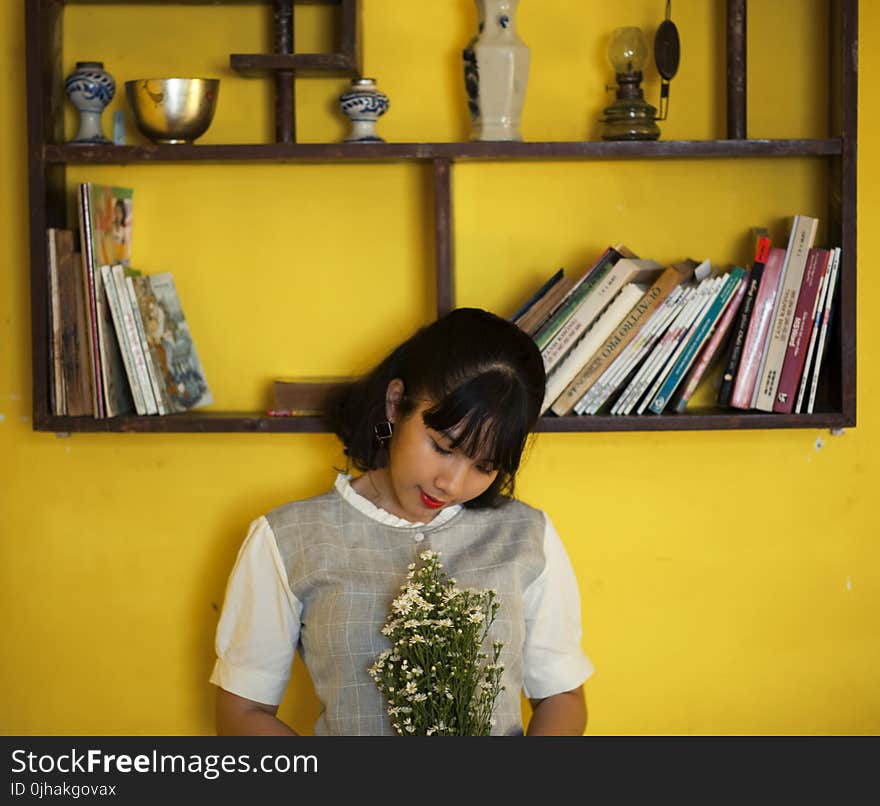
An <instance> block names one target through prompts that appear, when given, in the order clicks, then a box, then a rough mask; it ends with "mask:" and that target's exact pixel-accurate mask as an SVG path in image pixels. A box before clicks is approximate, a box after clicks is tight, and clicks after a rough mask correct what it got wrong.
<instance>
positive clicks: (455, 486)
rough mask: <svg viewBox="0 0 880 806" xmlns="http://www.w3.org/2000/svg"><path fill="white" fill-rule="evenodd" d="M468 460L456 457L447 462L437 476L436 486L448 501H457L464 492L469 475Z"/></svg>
mask: <svg viewBox="0 0 880 806" xmlns="http://www.w3.org/2000/svg"><path fill="white" fill-rule="evenodd" d="M468 464H469V463H468V460H467V459H466V458H465V457H464V456H454V457H452V458H451V461H449V462H445V463H444V465H443V469H442V470H441V471H440V473H438V474H437V478H436V479H435V480H434V484H436V485H437V489H438V490H440V491H441V492H442V493H443V495H444V497H445V498H446V499H451V500H455V499H456V498H459V497H460V496H461V493H462V490H464V484H465V480H466V479H467V473H468Z"/></svg>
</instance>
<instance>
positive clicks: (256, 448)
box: [0, 0, 880, 734]
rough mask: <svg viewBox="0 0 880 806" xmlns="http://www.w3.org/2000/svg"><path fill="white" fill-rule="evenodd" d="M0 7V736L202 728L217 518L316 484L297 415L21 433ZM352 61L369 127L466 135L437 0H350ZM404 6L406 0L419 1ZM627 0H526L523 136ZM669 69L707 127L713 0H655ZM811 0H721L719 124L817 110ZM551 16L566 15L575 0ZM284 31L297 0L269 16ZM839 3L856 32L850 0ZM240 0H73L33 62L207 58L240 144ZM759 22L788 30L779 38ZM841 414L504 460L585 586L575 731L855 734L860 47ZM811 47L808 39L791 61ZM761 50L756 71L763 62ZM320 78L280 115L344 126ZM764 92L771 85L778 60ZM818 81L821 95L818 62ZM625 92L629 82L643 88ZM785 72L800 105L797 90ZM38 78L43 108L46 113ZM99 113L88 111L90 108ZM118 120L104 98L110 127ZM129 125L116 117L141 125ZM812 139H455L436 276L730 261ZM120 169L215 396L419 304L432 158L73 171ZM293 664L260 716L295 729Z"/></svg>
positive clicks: (473, 290) (13, 71)
mask: <svg viewBox="0 0 880 806" xmlns="http://www.w3.org/2000/svg"><path fill="white" fill-rule="evenodd" d="M3 5H4V12H3V14H2V16H0V60H2V62H0V65H2V70H0V75H3V76H4V77H5V79H4V82H5V83H4V86H5V92H4V93H3V94H2V96H0V108H2V115H0V120H2V121H3V137H2V138H0V149H2V163H0V164H2V174H0V175H2V183H0V212H2V215H0V250H2V251H0V456H2V460H3V461H2V462H0V613H2V619H3V621H2V630H0V635H2V638H0V641H2V645H3V651H2V654H0V691H2V692H3V693H2V695H0V732H3V733H7V734H38V733H52V734H192V733H210V732H211V731H212V729H213V723H212V696H213V691H212V688H211V686H209V685H208V683H207V677H208V674H209V672H210V669H211V665H212V661H213V649H212V642H213V631H214V627H215V624H216V620H217V612H218V607H219V604H220V603H221V602H222V597H223V591H224V586H225V581H226V576H227V574H228V571H229V569H230V567H231V563H232V560H233V558H234V556H235V552H236V550H237V548H238V545H239V543H240V541H241V539H242V537H243V535H244V531H245V529H246V527H247V524H248V522H249V521H250V520H251V519H252V518H253V517H255V516H256V515H258V514H260V513H261V512H264V511H266V510H267V509H268V508H270V507H272V506H275V505H277V504H280V503H283V502H284V501H287V500H290V499H293V498H297V497H302V496H306V495H311V494H315V493H318V492H320V491H323V490H324V489H326V488H327V487H328V486H329V484H330V483H331V481H332V478H333V471H332V469H331V465H332V464H333V463H334V462H338V461H339V460H340V452H339V450H338V447H337V446H336V444H335V443H334V441H333V440H332V439H331V438H330V437H329V436H326V435H274V436H272V435H253V436H247V435H225V434H217V435H205V436H200V435H190V434H185V435H171V436H162V435H151V434H147V435H121V434H111V435H89V434H75V435H73V436H72V437H70V438H57V437H56V436H55V435H53V434H45V433H34V432H33V431H32V430H31V416H30V413H31V391H30V371H31V369H30V335H29V334H30V317H29V285H28V268H27V261H28V246H27V244H28V223H27V214H26V210H27V206H28V198H27V165H26V157H27V149H26V131H25V89H24V67H23V65H24V47H23V30H24V20H23V11H22V6H23V5H24V4H23V3H11V2H10V3H4V4H3ZM364 5H365V7H366V12H365V20H364V29H365V31H364V33H365V43H366V45H365V72H366V73H367V74H368V75H375V76H376V77H377V79H378V82H379V86H380V87H381V88H382V89H383V90H385V91H386V92H387V94H388V95H389V96H390V98H391V109H390V111H389V112H388V114H387V115H386V117H385V118H383V119H382V120H381V121H380V123H379V131H380V133H381V134H382V135H384V136H385V137H386V138H387V139H389V140H397V141H418V140H424V141H438V140H460V139H464V138H466V137H467V134H468V127H467V120H466V116H465V112H464V110H465V103H464V94H463V90H462V89H461V86H460V81H459V75H460V69H459V52H460V50H461V47H462V45H463V44H464V43H465V42H467V40H468V39H469V38H470V36H471V33H472V31H473V29H474V24H475V14H474V11H473V7H472V3H471V2H469V0H447V2H443V3H437V2H434V3H427V4H419V5H420V8H419V10H418V11H417V12H415V11H413V10H412V6H413V4H412V3H409V2H404V0H365V2H364ZM422 5H424V8H422V7H421V6H422ZM664 5H665V4H663V3H662V2H659V0H650V1H649V0H622V1H621V2H618V3H614V4H608V3H604V2H600V0H591V2H578V3H574V2H571V1H570V0H569V1H568V2H566V0H541V2H537V1H536V0H524V2H523V3H522V4H521V10H520V13H519V15H518V23H519V29H520V32H521V35H522V37H523V39H524V40H525V41H526V42H527V43H528V44H529V46H530V47H531V53H532V74H531V78H530V82H529V87H528V97H527V103H526V110H525V114H524V120H523V132H524V135H525V137H526V138H527V139H530V140H541V139H550V140H552V139H556V140H566V139H584V138H595V136H596V133H595V123H594V121H595V120H596V118H597V116H598V114H599V112H600V111H601V108H602V106H603V105H604V104H605V103H606V102H607V98H608V97H609V96H606V95H605V94H604V92H603V87H604V85H605V83H606V82H608V81H610V78H611V76H610V70H609V68H608V67H607V66H606V63H605V59H604V47H605V42H606V41H607V33H608V32H609V31H610V29H612V28H614V27H616V26H617V25H622V24H638V25H642V26H644V27H646V28H653V27H655V26H656V24H657V22H658V20H659V18H660V16H661V15H662V12H663V8H664ZM674 6H675V13H676V18H677V20H678V23H679V27H680V30H681V35H682V42H683V62H682V67H681V71H680V74H679V76H678V77H677V78H676V79H675V81H674V82H673V85H672V102H671V115H670V119H669V121H668V122H666V123H665V124H663V125H662V129H663V136H664V137H665V138H670V139H671V138H703V137H718V136H723V132H724V122H723V121H724V104H723V100H720V99H721V98H723V96H721V95H719V93H720V92H722V91H723V83H724V79H723V62H722V59H723V52H724V47H723V46H724V37H723V7H724V3H723V2H721V0H715V2H704V0H682V1H681V2H676V3H675V4H674ZM803 7H806V8H807V9H808V10H810V9H812V10H814V9H816V8H823V7H824V3H822V2H819V1H818V0H809V2H808V1H807V0H804V2H801V1H800V0H786V1H785V2H778V1H777V0H773V1H772V2H771V0H762V1H761V2H759V0H753V2H751V3H749V10H750V14H751V15H752V16H751V18H750V40H749V44H750V84H749V103H750V114H751V121H752V123H751V125H750V133H751V134H752V135H754V136H781V137H786V136H823V135H824V134H825V129H824V116H823V115H824V113H823V104H824V102H825V97H826V96H825V93H826V92H827V88H825V87H824V84H823V82H822V80H821V75H822V74H821V70H819V69H817V68H815V67H811V66H810V65H811V64H812V62H813V61H814V59H813V58H812V57H811V54H813V53H814V50H815V49H817V48H818V50H819V52H820V53H821V54H824V49H823V48H824V32H823V23H822V22H821V21H820V22H817V23H813V22H810V21H809V17H810V15H809V14H803V13H802V11H803ZM575 9H577V10H575ZM297 14H298V15H299V16H298V24H299V30H300V34H301V35H302V38H301V39H299V40H298V49H300V50H311V49H318V48H321V47H323V46H324V44H325V43H326V42H327V41H328V40H329V28H328V20H327V17H326V14H325V11H324V10H322V9H320V8H308V9H298V10H297ZM861 14H862V18H861V31H862V35H863V38H864V39H865V40H866V39H867V36H866V35H867V34H868V33H869V32H874V31H877V30H878V29H880V6H878V5H877V4H876V3H863V4H862V10H861ZM265 27H266V20H265V17H264V15H263V14H262V13H261V12H260V10H259V9H257V8H254V7H242V8H231V9H218V8H216V7H210V6H209V7H202V8H186V9H180V8H155V7H143V8H140V9H123V10H120V9H118V8H117V7H112V6H111V7H105V6H100V5H84V6H76V7H73V8H72V9H71V10H70V11H69V12H68V17H67V24H66V29H65V46H66V53H65V70H67V69H69V68H70V67H72V65H73V62H74V61H76V60H78V59H80V60H82V59H103V60H104V62H105V63H106V65H107V67H108V69H109V70H110V71H111V72H112V73H113V74H114V76H115V77H116V80H117V83H118V85H119V86H120V92H119V93H118V96H117V99H116V100H115V101H114V103H113V107H112V108H114V109H116V108H119V109H122V108H124V100H123V93H122V92H121V85H122V82H123V81H124V80H126V79H131V78H142V77H149V76H151V75H174V74H178V75H179V74H190V75H214V76H219V77H220V78H221V79H222V86H221V91H220V97H219V106H218V110H217V115H216V119H215V121H214V124H213V125H212V128H211V129H210V130H209V132H208V133H207V134H206V135H205V137H204V138H203V140H202V141H201V142H204V143H223V142H249V141H254V140H258V141H259V140H266V139H267V138H268V137H269V133H270V130H271V118H270V116H269V115H268V114H267V109H268V106H267V104H268V98H269V94H268V84H267V82H265V81H253V80H251V81H248V80H245V79H241V78H238V77H237V76H235V75H234V74H232V73H231V72H230V71H229V69H228V54H229V53H231V52H256V51H259V50H261V49H263V48H265V47H267V41H268V37H267V35H266V32H265ZM786 31H790V32H791V36H790V37H788V36H782V35H781V32H786ZM860 58H861V66H860V84H861V89H860V98H861V103H860V106H861V113H860V126H859V139H860V144H861V158H860V166H859V222H860V227H859V231H860V233H861V243H862V252H861V256H860V260H859V314H860V316H859V326H858V344H859V349H860V352H859V362H858V364H859V365H858V392H859V394H858V401H859V415H858V416H859V425H858V427H857V428H856V429H851V430H847V432H846V433H845V434H843V435H840V436H832V435H831V434H829V432H828V431H818V430H795V431H750V432H715V433H656V434H639V433H635V434H573V435H562V434H559V435H557V434H544V435H540V436H539V437H538V438H537V440H536V441H535V443H534V446H533V448H532V450H531V452H530V455H529V457H528V460H527V462H526V465H525V468H524V470H523V472H522V477H521V482H520V487H519V489H520V493H521V495H522V497H523V498H524V499H525V500H527V501H529V502H530V503H533V504H535V505H538V506H541V507H543V508H545V509H546V510H547V511H548V512H549V513H550V514H551V515H552V517H553V518H554V520H555V522H556V524H557V526H558V528H559V530H560V532H561V534H562V535H563V539H564V541H565V543H566V545H567V548H568V550H569V553H570V555H571V557H572V561H573V563H574V566H575V569H576V572H577V575H578V578H579V581H580V585H581V590H582V598H583V617H584V647H585V648H586V650H587V651H588V653H589V654H590V655H591V657H592V658H593V660H594V662H595V665H596V667H597V673H596V675H595V677H594V678H593V679H592V681H591V682H590V683H589V684H588V700H589V705H590V715H591V716H590V724H589V728H588V730H589V732H591V733H594V734H653V733H675V734H691V733H697V734H707V733H708V734H740V733H876V732H878V730H880V693H878V687H877V679H878V675H880V635H878V633H880V626H878V613H880V592H878V585H880V572H878V568H880V546H878V544H877V528H876V525H875V526H874V527H871V525H870V524H871V523H875V524H876V516H875V515H872V514H871V513H872V512H873V511H874V509H873V505H872V498H873V496H874V495H875V494H876V489H875V488H876V484H877V481H878V455H880V423H878V421H877V416H876V403H875V401H876V399H877V395H878V392H880V390H878V381H880V365H878V355H880V353H878V350H877V349H876V345H877V344H878V339H880V324H878V321H877V317H876V316H871V313H870V309H869V307H868V305H867V302H866V301H867V300H870V299H872V298H873V296H875V295H877V294H880V281H878V279H877V272H875V271H872V270H871V263H870V250H871V246H872V238H871V234H872V233H873V232H875V231H876V230H877V228H878V227H880V203H878V202H880V199H878V189H877V188H878V185H880V158H878V156H877V153H876V151H875V150H872V148H871V147H870V146H871V143H872V141H873V140H874V139H875V138H876V137H877V133H878V123H880V120H878V113H877V107H878V105H877V100H878V99H877V93H876V89H875V87H876V83H877V81H878V78H880V56H878V55H877V52H876V49H872V48H868V47H863V48H862V49H861V52H860ZM820 61H821V60H820ZM780 73H781V74H782V76H781V77H780ZM344 86H345V81H344V80H341V79H310V80H302V81H300V82H299V84H298V99H299V100H298V109H299V114H298V124H299V131H300V139H301V141H310V142H323V141H335V140H339V139H341V137H343V136H344V133H345V131H346V126H345V125H344V122H343V120H342V119H341V118H340V117H339V115H338V114H337V113H336V112H335V109H334V99H335V98H336V96H337V95H338V94H339V92H340V91H341V89H342V88H343V87H344ZM780 86H781V87H784V88H785V89H786V90H787V94H786V96H785V97H784V98H781V97H778V96H779V91H777V90H776V89H775V88H777V87H780ZM817 87H818V89H816V88H817ZM648 91H649V96H650V98H652V99H653V98H656V81H653V80H652V81H649V82H648ZM811 93H815V94H816V97H812V96H811ZM67 106H68V112H67V114H68V118H67V130H68V136H69V135H70V134H72V131H73V128H74V125H75V119H74V118H75V116H74V114H73V113H72V110H70V108H69V105H67ZM104 120H105V124H107V127H108V128H109V122H110V116H109V114H106V113H105V118H104ZM129 125H131V124H130V123H129ZM137 141H138V139H137V136H136V135H135V133H134V132H133V131H131V132H130V142H137ZM818 167H819V166H817V165H816V164H815V163H813V162H811V161H809V160H802V161H795V160H755V161H750V162H743V161H733V160H728V161H698V160H683V161H662V162H657V163H645V162H639V163H626V162H616V163H610V164H609V163H561V164H551V163H546V162H540V163H529V164H525V163H524V164H484V165H479V164H477V165H464V166H456V168H455V208H456V235H457V242H456V261H457V266H458V302H459V304H473V305H482V306H484V307H488V308H490V309H492V310H495V311H497V312H499V313H501V314H509V313H510V312H512V311H513V310H514V309H515V308H516V307H517V305H518V304H519V302H520V301H521V300H522V299H523V298H524V297H525V296H526V295H527V294H528V293H529V291H530V290H532V289H533V288H535V287H536V286H537V285H538V284H539V283H540V282H541V281H542V280H543V278H544V277H545V276H546V275H547V274H548V273H549V272H550V271H551V270H553V269H555V268H556V267H558V266H566V267H568V269H569V270H570V271H572V272H577V271H578V270H582V269H583V268H584V266H585V264H586V263H587V262H588V261H589V260H591V258H593V257H594V256H595V255H596V254H597V253H598V252H599V251H600V250H601V249H602V248H603V247H604V246H606V245H607V244H608V243H610V242H613V241H617V240H622V241H624V242H625V243H627V245H628V246H630V248H632V249H635V250H637V251H638V252H640V253H641V254H643V255H649V256H652V257H655V258H656V259H658V260H661V261H670V260H675V259H679V258H681V257H683V256H686V255H689V256H693V257H697V258H702V257H710V258H712V259H713V260H714V261H717V262H719V263H726V262H731V261H735V262H742V261H744V260H746V259H747V256H746V255H744V252H743V250H744V246H745V244H746V243H747V238H746V237H745V233H746V231H747V230H748V228H749V227H750V226H752V225H755V224H763V225H767V226H771V227H772V228H774V230H775V232H776V233H777V235H778V234H779V233H780V231H781V227H782V224H781V222H782V219H783V218H784V217H785V216H786V215H789V214H791V213H793V212H805V213H811V214H818V215H821V214H823V213H824V210H825V207H824V202H823V201H822V195H823V193H824V186H823V184H822V182H821V180H820V178H819V174H818ZM85 179H89V180H92V181H96V182H117V183H120V184H125V185H130V186H132V187H134V188H135V191H136V192H135V197H134V198H135V221H136V224H135V235H134V259H135V260H134V262H135V264H136V265H137V266H138V267H140V268H141V269H142V270H144V271H147V272H154V271H172V272H174V275H175V278H176V280H177V283H178V286H179V290H180V293H181V297H182V299H183V303H184V308H185V310H186V313H187V316H188V319H189V321H190V324H191V326H192V330H193V333H194V336H195V339H196V344H197V345H198V348H199V352H200V355H201V357H202V361H203V364H204V366H205V369H206V372H207V375H208V378H209V381H210V383H211V386H212V389H213V391H214V396H215V399H216V401H217V403H216V408H220V409H235V408H249V409H256V408H259V407H262V406H265V405H267V403H268V386H269V381H270V379H271V378H272V377H274V376H276V375H279V374H342V373H348V372H354V371H359V370H362V369H365V368H366V367H367V366H368V365H369V364H370V363H371V362H372V361H373V360H375V359H376V358H377V357H379V356H380V355H381V354H382V353H383V351H385V350H386V349H387V348H388V347H390V346H391V345H392V344H394V343H395V342H396V341H398V340H399V339H400V338H402V337H403V336H404V335H405V334H407V333H408V332H409V331H410V330H411V329H412V328H413V327H415V326H416V325H418V324H420V323H422V322H425V321H427V320H428V319H429V318H430V317H431V314H432V310H433V306H434V292H433V274H432V249H433V246H432V240H431V234H430V233H431V202H430V198H431V197H430V192H429V190H430V171H429V169H427V168H424V167H420V166H412V165H359V166H339V165H336V166H276V165H260V166H248V165H241V166H217V165H192V166H167V165H166V166H143V165H135V166H126V167H115V166H114V167H100V168H94V169H88V168H84V167H81V166H73V167H71V168H70V169H69V171H68V182H69V186H71V187H72V183H74V182H76V181H81V180H85ZM315 710H316V706H315V702H314V698H313V695H312V693H311V692H310V691H309V684H308V681H307V679H305V677H304V675H303V674H302V672H301V670H300V671H298V672H297V673H296V675H295V678H294V685H292V686H291V690H290V692H289V693H288V697H287V699H286V700H285V702H284V704H283V706H282V716H284V717H286V718H288V719H289V720H291V722H292V723H293V724H294V726H295V727H297V728H298V729H301V730H308V729H309V726H310V724H311V721H312V719H313V718H314V716H315Z"/></svg>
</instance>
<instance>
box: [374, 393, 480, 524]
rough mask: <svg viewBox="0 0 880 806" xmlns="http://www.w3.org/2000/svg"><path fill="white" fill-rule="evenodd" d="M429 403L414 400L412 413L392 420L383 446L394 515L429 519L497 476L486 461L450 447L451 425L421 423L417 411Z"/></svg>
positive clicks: (477, 492) (471, 495)
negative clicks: (442, 427)
mask: <svg viewBox="0 0 880 806" xmlns="http://www.w3.org/2000/svg"><path fill="white" fill-rule="evenodd" d="M430 405H431V404H430V403H429V402H427V401H424V402H420V403H419V404H418V407H417V408H416V410H415V411H414V412H413V413H412V414H410V415H409V416H408V417H406V418H404V419H403V420H398V421H397V422H395V424H394V434H393V436H392V437H391V443H390V446H389V449H388V450H389V462H388V468H387V471H388V478H389V480H390V487H391V492H390V494H391V497H392V501H391V503H392V504H394V505H395V506H396V508H397V512H396V513H395V514H397V515H398V516H399V517H402V518H404V519H406V520H409V521H414V522H419V521H421V522H426V521H429V520H431V519H432V518H433V517H434V516H435V515H436V514H437V513H438V512H440V510H441V509H443V508H444V507H449V506H453V505H454V504H464V503H466V502H467V501H471V500H472V499H474V498H477V497H478V496H480V495H482V494H483V493H484V492H486V490H487V489H489V487H490V486H491V484H492V482H493V481H495V477H496V476H497V475H498V470H497V469H496V468H494V467H493V466H492V463H491V462H489V461H488V460H486V459H481V458H477V459H472V458H470V457H469V456H467V454H465V453H464V452H463V451H462V450H461V449H453V448H452V442H453V440H454V439H455V437H456V436H457V435H458V431H457V429H455V428H454V429H452V430H451V432H448V433H447V432H442V431H435V430H434V429H433V428H429V427H428V426H427V425H425V422H424V420H423V419H422V413H423V412H424V411H425V410H426V409H428V408H430Z"/></svg>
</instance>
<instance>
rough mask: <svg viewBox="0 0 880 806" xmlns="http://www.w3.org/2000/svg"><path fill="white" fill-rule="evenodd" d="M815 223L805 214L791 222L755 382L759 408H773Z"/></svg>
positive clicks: (767, 409) (813, 219)
mask: <svg viewBox="0 0 880 806" xmlns="http://www.w3.org/2000/svg"><path fill="white" fill-rule="evenodd" d="M818 225H819V221H818V219H816V218H811V217H810V216H804V215H796V216H795V217H794V221H792V224H791V234H790V236H789V239H788V248H787V249H786V252H785V261H784V262H783V264H782V274H781V276H780V278H779V288H778V291H777V294H776V301H775V302H774V305H773V316H772V318H771V320H770V322H771V324H770V333H769V334H768V336H767V343H766V345H765V348H764V355H763V356H762V360H761V368H760V371H759V373H758V383H757V384H756V389H757V395H756V396H755V406H754V407H755V408H756V409H758V410H759V411H768V412H771V411H773V402H774V401H775V400H776V390H777V388H778V387H779V378H780V376H781V375H782V365H783V363H784V362H785V353H786V350H787V349H788V337H789V335H790V334H791V323H792V322H793V321H794V316H795V308H796V307H797V299H798V294H799V293H800V290H801V282H802V281H803V279H804V269H805V268H806V265H807V253H808V252H809V251H810V248H811V247H812V246H813V242H814V241H815V240H816V228H817V227H818Z"/></svg>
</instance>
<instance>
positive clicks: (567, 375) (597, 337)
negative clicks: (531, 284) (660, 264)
mask: <svg viewBox="0 0 880 806" xmlns="http://www.w3.org/2000/svg"><path fill="white" fill-rule="evenodd" d="M644 293H645V285H644V284H642V283H627V284H626V285H625V286H624V287H623V288H622V289H621V291H620V293H619V294H618V295H617V296H616V297H615V298H614V300H613V301H612V303H611V304H610V305H609V306H608V308H607V309H606V310H605V312H604V313H603V314H602V315H601V316H600V317H599V318H598V319H597V320H596V322H595V323H594V324H593V326H592V327H591V328H590V329H589V330H588V331H587V333H586V335H585V336H584V337H583V338H582V339H581V340H580V341H579V342H578V343H577V344H576V345H575V346H574V348H573V349H572V351H571V352H570V353H569V354H568V355H567V356H566V357H565V359H563V361H562V363H561V364H560V365H559V366H558V367H557V368H556V371H555V372H552V373H550V376H549V377H548V378H547V388H546V391H545V393H544V403H543V405H542V406H541V411H542V412H544V411H546V410H547V409H549V408H550V407H551V406H552V405H553V403H555V402H556V398H558V397H559V396H560V395H561V394H562V393H563V392H564V391H565V389H566V387H567V386H568V385H569V384H570V383H571V382H572V381H573V380H574V378H575V376H576V375H577V374H578V372H580V369H581V367H583V366H584V365H585V364H586V363H587V361H589V360H590V358H592V357H593V354H594V353H595V352H596V350H598V349H599V348H600V347H601V346H602V345H603V344H604V343H605V340H606V339H607V338H608V337H609V336H610V335H611V334H612V333H613V332H614V330H615V328H617V327H618V326H619V325H620V323H621V322H622V321H623V318H624V317H625V316H626V315H627V314H628V313H629V312H630V311H631V310H632V308H633V306H634V305H635V304H636V303H637V302H638V301H639V300H640V299H641V298H642V295H643V294H644Z"/></svg>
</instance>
